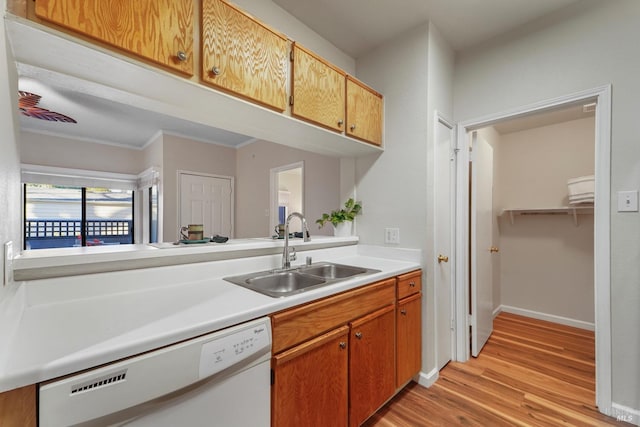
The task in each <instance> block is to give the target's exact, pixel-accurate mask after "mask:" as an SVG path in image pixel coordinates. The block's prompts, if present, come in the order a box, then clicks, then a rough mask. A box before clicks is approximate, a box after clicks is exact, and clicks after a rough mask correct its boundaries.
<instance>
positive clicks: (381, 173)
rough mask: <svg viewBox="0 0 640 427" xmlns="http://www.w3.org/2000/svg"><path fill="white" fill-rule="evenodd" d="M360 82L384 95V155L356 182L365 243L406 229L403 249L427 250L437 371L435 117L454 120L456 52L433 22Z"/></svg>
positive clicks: (427, 335)
mask: <svg viewBox="0 0 640 427" xmlns="http://www.w3.org/2000/svg"><path fill="white" fill-rule="evenodd" d="M357 74H358V78H361V79H363V80H364V81H367V82H368V83H369V84H370V85H372V86H373V87H375V88H376V89H377V90H378V91H380V92H381V93H383V94H384V97H385V98H384V103H385V105H384V115H385V116H384V117H385V129H384V132H385V135H384V148H385V151H384V153H383V154H382V155H373V156H369V157H366V158H361V159H357V160H356V162H355V163H356V171H355V172H356V174H355V185H356V189H357V198H358V199H359V200H361V201H362V203H363V211H362V212H363V213H362V215H361V216H360V217H359V218H358V220H357V229H358V235H359V236H360V241H361V242H362V243H363V244H370V245H381V246H383V245H384V244H385V243H384V229H385V228H386V227H397V228H399V229H400V245H399V246H400V247H406V248H418V249H421V250H422V251H423V265H425V267H426V269H425V279H426V280H425V283H424V286H423V288H424V296H423V313H424V315H423V351H422V372H424V373H428V372H430V371H431V370H432V369H434V368H435V349H434V343H435V326H434V322H433V319H434V304H436V302H435V301H434V298H433V295H434V293H433V275H432V272H431V267H430V266H431V264H432V261H433V248H432V242H433V209H434V206H433V191H432V190H433V176H432V172H431V171H432V170H433V164H432V163H431V162H432V160H431V157H432V156H431V153H433V139H434V135H433V129H434V126H433V114H434V111H435V110H436V109H437V110H439V111H440V112H441V113H442V114H444V115H445V116H446V117H451V116H452V111H451V109H452V102H451V99H452V96H451V76H452V74H453V52H452V51H451V49H450V48H449V47H448V45H447V43H446V42H445V41H444V40H443V39H442V38H441V37H440V36H439V34H438V32H437V30H436V29H435V27H433V25H429V24H425V25H422V26H419V27H417V28H414V29H412V30H411V31H408V32H407V33H405V34H402V35H400V36H398V37H397V38H396V39H394V40H392V41H390V42H387V43H386V44H384V45H382V46H380V47H378V48H377V49H375V50H374V51H372V52H370V53H369V54H367V55H364V56H363V57H361V58H359V59H358V61H357Z"/></svg>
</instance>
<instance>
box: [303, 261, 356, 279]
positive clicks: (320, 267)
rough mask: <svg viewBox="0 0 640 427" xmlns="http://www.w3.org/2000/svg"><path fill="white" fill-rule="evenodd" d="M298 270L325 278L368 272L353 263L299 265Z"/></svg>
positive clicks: (342, 277)
mask: <svg viewBox="0 0 640 427" xmlns="http://www.w3.org/2000/svg"><path fill="white" fill-rule="evenodd" d="M298 271H299V272H301V273H304V274H311V275H312V276H319V277H324V278H325V279H345V278H347V277H352V276H356V275H358V274H364V273H366V272H367V269H366V268H362V267H354V266H352V265H342V264H333V263H322V264H312V265H310V266H305V267H299V268H298Z"/></svg>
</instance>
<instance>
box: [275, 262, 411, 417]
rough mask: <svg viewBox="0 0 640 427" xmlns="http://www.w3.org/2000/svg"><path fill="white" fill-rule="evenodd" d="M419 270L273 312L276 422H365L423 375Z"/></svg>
mask: <svg viewBox="0 0 640 427" xmlns="http://www.w3.org/2000/svg"><path fill="white" fill-rule="evenodd" d="M421 274H422V273H421V271H419V270H418V271H416V272H411V273H408V274H407V275H403V276H400V277H399V278H395V277H393V278H391V279H386V280H383V281H380V282H376V283H372V284H370V285H367V286H363V287H360V288H357V289H354V290H352V291H347V292H344V293H341V294H338V295H334V296H331V297H327V298H324V299H321V300H318V301H314V302H311V303H309V304H304V305H300V306H297V307H293V308H290V309H287V310H284V311H282V312H279V313H275V314H273V315H272V316H271V320H272V326H273V351H274V356H273V359H272V369H273V377H272V378H273V384H272V395H271V407H272V414H271V421H272V423H271V425H272V426H273V427H283V426H332V427H334V426H335V427H340V426H347V425H348V426H359V425H360V424H362V423H363V422H364V421H365V420H366V419H367V418H369V417H370V416H371V415H372V414H373V413H374V412H375V411H376V410H377V409H378V408H380V407H381V406H382V405H383V404H384V403H385V402H386V401H387V400H388V399H390V398H391V397H392V396H393V395H394V394H395V393H396V392H397V391H398V390H399V387H402V386H404V385H405V384H406V383H407V382H408V381H409V380H410V379H411V377H412V376H413V375H415V374H416V373H418V371H419V370H420V367H421V366H420V363H421V340H420V327H421V323H420V308H421V307H420V298H421V293H420V282H419V280H420V276H421ZM400 279H402V280H400ZM416 280H417V282H416ZM405 282H406V287H407V291H406V292H400V295H402V296H403V297H404V298H403V299H402V304H399V303H398V299H397V295H398V289H400V288H398V283H403V284H405ZM411 283H413V284H411ZM416 283H417V284H416ZM416 309H417V312H416ZM399 310H402V313H401V314H400V311H399ZM397 375H402V379H400V378H398V377H397Z"/></svg>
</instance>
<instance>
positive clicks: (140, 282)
mask: <svg viewBox="0 0 640 427" xmlns="http://www.w3.org/2000/svg"><path fill="white" fill-rule="evenodd" d="M297 246H298V245H297V244H296V247H297ZM168 250H170V251H176V250H177V251H180V250H188V249H182V248H175V249H168ZM157 251H158V252H162V251H163V250H161V249H159V250H157ZM306 256H312V257H313V261H314V262H318V261H333V262H339V263H342V264H349V265H356V266H361V267H366V268H374V269H377V270H380V273H374V274H371V275H367V276H361V277H354V278H352V279H349V280H345V281H343V282H338V283H335V284H332V285H328V286H325V287H321V288H319V289H314V290H309V291H307V292H302V293H300V294H296V295H291V296H288V297H284V298H271V297H268V296H265V295H262V294H259V293H257V292H253V291H251V290H248V289H245V288H242V287H240V286H236V285H233V284H231V283H229V282H226V281H225V280H223V279H222V278H223V277H227V276H231V275H236V274H243V273H249V272H252V271H261V270H266V269H271V268H275V267H278V265H279V263H280V262H281V255H279V254H273V255H260V256H253V257H250V258H235V259H225V260H218V261H209V262H199V263H188V264H181V265H171V266H164V267H155V268H138V269H133V270H126V271H115V272H105V273H99V274H85V275H73V276H70V277H58V278H49V279H40V280H33V281H28V282H21V283H16V284H14V287H13V289H12V290H11V292H7V294H8V295H5V297H4V298H3V300H2V302H1V303H0V322H1V323H0V342H2V343H3V346H2V348H0V392H2V391H6V390H10V389H13V388H17V387H21V386H25V385H29V384H33V383H37V382H41V381H46V380H49V379H52V378H56V377H58V376H61V375H67V374H70V373H73V372H77V371H80V370H83V369H87V368H91V367H94V366H97V365H101V364H104V363H109V362H112V361H115V360H118V359H121V358H124V357H128V356H132V355H135V354H139V353H142V352H145V351H149V350H152V349H155V348H158V347H161V346H165V345H168V344H172V343H175V342H178V341H181V340H185V339H189V338H192V337H195V336H198V335H202V334H205V333H209V332H212V331H215V330H219V329H222V328H225V327H229V326H232V325H235V324H238V323H242V322H245V321H248V320H251V319H254V318H258V317H262V316H265V315H268V314H270V313H273V312H276V311H279V310H282V309H286V308H289V307H292V306H295V305H298V304H302V303H305V302H309V301H312V300H315V299H318V298H322V297H326V296H329V295H332V294H335V293H338V292H343V291H346V290H349V289H353V288H356V287H358V286H362V285H365V284H368V283H372V282H375V281H377V280H381V279H384V278H387V277H392V276H395V275H397V274H401V273H405V272H408V271H411V270H415V269H416V268H420V257H421V255H420V251H419V250H392V249H386V248H377V247H367V246H362V245H349V246H339V247H333V248H321V249H309V250H307V251H305V252H302V253H300V254H299V256H298V261H296V262H294V263H293V264H294V265H299V264H304V262H305V257H306ZM110 262H116V261H114V260H111V261H110Z"/></svg>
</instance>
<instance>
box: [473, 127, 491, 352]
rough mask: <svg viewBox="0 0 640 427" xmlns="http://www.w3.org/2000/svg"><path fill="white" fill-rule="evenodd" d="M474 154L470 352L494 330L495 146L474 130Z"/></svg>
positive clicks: (478, 348)
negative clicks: (492, 249) (479, 136)
mask: <svg viewBox="0 0 640 427" xmlns="http://www.w3.org/2000/svg"><path fill="white" fill-rule="evenodd" d="M472 147H473V148H472V153H471V158H472V161H471V177H472V178H471V236H470V237H471V355H472V356H473V357H478V354H479V353H480V350H482V347H484V345H485V344H486V342H487V340H488V339H489V336H490V335H491V332H493V271H492V262H491V254H492V252H491V247H492V235H493V229H492V227H493V148H492V147H491V145H489V143H488V142H486V141H485V140H483V139H482V138H478V137H477V134H475V133H474V138H473V144H472Z"/></svg>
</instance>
